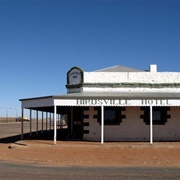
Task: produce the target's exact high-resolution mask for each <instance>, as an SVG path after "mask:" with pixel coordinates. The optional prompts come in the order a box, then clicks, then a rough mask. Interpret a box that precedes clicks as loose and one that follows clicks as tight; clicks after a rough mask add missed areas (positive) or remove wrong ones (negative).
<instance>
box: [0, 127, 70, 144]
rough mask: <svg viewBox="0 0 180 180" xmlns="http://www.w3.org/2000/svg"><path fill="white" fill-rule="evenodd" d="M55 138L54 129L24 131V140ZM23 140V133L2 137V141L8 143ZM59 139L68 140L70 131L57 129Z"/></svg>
mask: <svg viewBox="0 0 180 180" xmlns="http://www.w3.org/2000/svg"><path fill="white" fill-rule="evenodd" d="M53 138H54V130H49V131H43V132H42V131H38V132H37V131H35V132H32V133H31V136H30V133H24V134H23V140H53ZM20 140H22V136H21V134H18V135H14V136H8V137H4V138H0V143H4V144H8V143H16V142H17V141H20ZM57 140H62V141H65V140H68V132H67V129H59V130H57Z"/></svg>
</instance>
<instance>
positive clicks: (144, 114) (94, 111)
mask: <svg viewBox="0 0 180 180" xmlns="http://www.w3.org/2000/svg"><path fill="white" fill-rule="evenodd" d="M66 88H67V94H65V95H58V96H46V97H37V98H28V99H20V101H21V103H22V116H23V110H24V109H30V110H37V111H43V112H51V113H54V114H55V116H56V114H66V115H67V119H68V132H69V138H73V139H80V140H87V141H100V142H101V143H103V142H104V141H149V142H150V143H153V141H179V140H180V118H179V113H180V72H158V71H157V65H150V67H149V70H147V71H143V70H137V69H133V68H128V67H124V66H114V67H109V68H106V69H101V70H98V71H94V72H85V71H84V70H83V69H81V68H79V67H72V68H71V69H70V70H69V71H68V72H67V84H66ZM30 114H31V111H30ZM54 123H55V126H54V127H55V129H54V142H56V138H57V137H56V136H57V133H56V125H57V124H56V120H54Z"/></svg>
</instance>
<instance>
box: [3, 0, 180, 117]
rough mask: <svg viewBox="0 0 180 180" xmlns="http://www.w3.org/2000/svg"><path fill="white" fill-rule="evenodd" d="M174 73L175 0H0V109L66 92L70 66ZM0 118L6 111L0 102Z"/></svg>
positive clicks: (179, 10)
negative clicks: (152, 67)
mask: <svg viewBox="0 0 180 180" xmlns="http://www.w3.org/2000/svg"><path fill="white" fill-rule="evenodd" d="M149 64H157V65H158V71H175V72H180V1H179V0H74V1H73V0H0V83H1V86H0V87H1V88H0V107H6V108H8V114H9V116H13V115H15V111H13V110H10V109H9V108H15V109H17V110H18V113H19V114H20V107H21V104H20V102H19V99H22V98H30V97H37V96H47V95H58V94H59V95H60V94H65V93H66V88H65V84H66V72H67V71H68V70H69V69H70V68H71V67H73V66H79V67H81V68H82V69H84V70H85V71H94V70H97V69H102V68H106V67H109V66H114V65H123V66H128V67H132V68H137V69H142V70H146V69H148V67H149ZM0 116H5V109H3V108H0Z"/></svg>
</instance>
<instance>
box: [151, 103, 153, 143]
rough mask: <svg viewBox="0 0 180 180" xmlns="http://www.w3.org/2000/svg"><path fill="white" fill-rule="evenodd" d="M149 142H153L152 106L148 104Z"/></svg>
mask: <svg viewBox="0 0 180 180" xmlns="http://www.w3.org/2000/svg"><path fill="white" fill-rule="evenodd" d="M150 143H151V144H152V143H153V108H152V106H150Z"/></svg>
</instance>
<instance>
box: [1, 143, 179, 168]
mask: <svg viewBox="0 0 180 180" xmlns="http://www.w3.org/2000/svg"><path fill="white" fill-rule="evenodd" d="M0 160H6V161H10V162H19V163H29V164H36V165H48V166H121V167H127V166H128V167H130V166H132V167H142V166H143V167H156V166H157V167H165V166H166V167H178V168H179V167H180V142H177V143H176V142H172V143H170V142H168V143H162V142H161V143H160V142H159V143H158V142H157V143H154V144H153V145H150V144H149V143H148V142H147V143H123V142H114V143H113V142H111V143H108V142H107V143H104V144H103V145H101V144H100V143H99V142H80V141H58V142H57V144H56V145H54V144H53V141H47V140H46V141H45V140H23V141H19V142H16V143H10V144H8V143H7V144H3V143H1V144H0Z"/></svg>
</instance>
